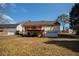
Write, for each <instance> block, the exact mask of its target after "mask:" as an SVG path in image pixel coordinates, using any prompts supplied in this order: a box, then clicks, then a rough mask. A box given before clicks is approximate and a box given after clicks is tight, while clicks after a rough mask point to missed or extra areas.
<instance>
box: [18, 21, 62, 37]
mask: <svg viewBox="0 0 79 59" xmlns="http://www.w3.org/2000/svg"><path fill="white" fill-rule="evenodd" d="M17 31H19V33H20V34H22V35H26V36H38V37H58V32H59V31H60V24H59V23H58V22H56V21H33V22H32V21H28V22H24V23H22V24H20V25H18V26H17Z"/></svg>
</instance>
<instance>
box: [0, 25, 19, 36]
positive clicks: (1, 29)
mask: <svg viewBox="0 0 79 59" xmlns="http://www.w3.org/2000/svg"><path fill="white" fill-rule="evenodd" d="M17 25H18V24H0V35H15V32H16V27H17Z"/></svg>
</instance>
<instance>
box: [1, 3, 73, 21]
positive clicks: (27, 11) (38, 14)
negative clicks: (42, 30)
mask: <svg viewBox="0 0 79 59" xmlns="http://www.w3.org/2000/svg"><path fill="white" fill-rule="evenodd" d="M72 6H73V4H71V3H7V4H1V7H0V12H4V13H5V14H6V15H8V16H10V17H11V18H12V19H13V20H14V21H15V22H20V21H28V20H31V21H55V20H56V19H57V17H58V16H59V15H61V14H63V13H69V12H70V10H71V8H72Z"/></svg>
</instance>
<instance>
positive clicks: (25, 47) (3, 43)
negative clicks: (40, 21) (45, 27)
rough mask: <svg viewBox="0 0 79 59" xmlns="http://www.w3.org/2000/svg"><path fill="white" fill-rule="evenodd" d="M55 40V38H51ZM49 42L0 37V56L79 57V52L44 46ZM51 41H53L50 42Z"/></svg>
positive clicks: (42, 39) (45, 40) (38, 39)
mask: <svg viewBox="0 0 79 59" xmlns="http://www.w3.org/2000/svg"><path fill="white" fill-rule="evenodd" d="M53 39H56V38H53ZM48 41H51V39H49V38H32V37H31V38H28V37H16V36H11V37H0V55H1V56H54V55H57V56H59V55H68V56H69V55H79V52H75V51H72V50H71V49H68V48H66V47H63V46H59V45H56V44H46V43H45V42H48ZM52 41H53V40H52Z"/></svg>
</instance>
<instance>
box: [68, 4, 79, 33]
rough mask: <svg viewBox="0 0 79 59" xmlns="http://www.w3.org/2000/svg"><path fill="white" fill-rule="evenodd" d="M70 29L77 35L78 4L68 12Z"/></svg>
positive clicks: (78, 25) (78, 28)
mask: <svg viewBox="0 0 79 59" xmlns="http://www.w3.org/2000/svg"><path fill="white" fill-rule="evenodd" d="M70 28H71V29H73V30H75V31H76V33H79V4H78V3H77V4H75V5H74V6H73V7H72V9H71V11H70Z"/></svg>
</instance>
